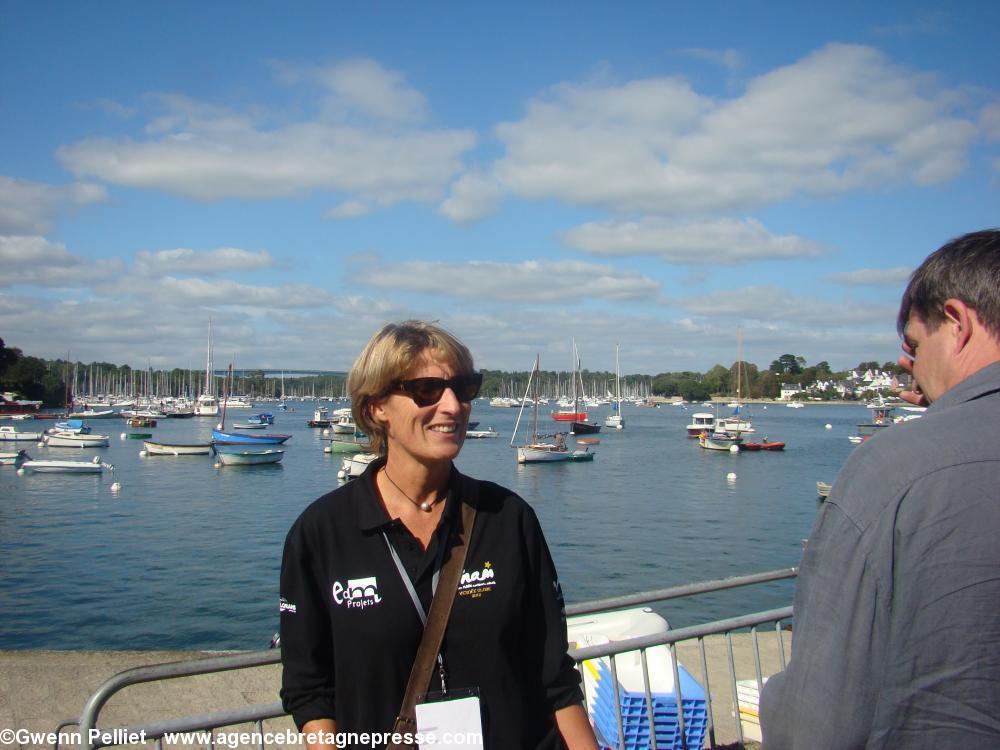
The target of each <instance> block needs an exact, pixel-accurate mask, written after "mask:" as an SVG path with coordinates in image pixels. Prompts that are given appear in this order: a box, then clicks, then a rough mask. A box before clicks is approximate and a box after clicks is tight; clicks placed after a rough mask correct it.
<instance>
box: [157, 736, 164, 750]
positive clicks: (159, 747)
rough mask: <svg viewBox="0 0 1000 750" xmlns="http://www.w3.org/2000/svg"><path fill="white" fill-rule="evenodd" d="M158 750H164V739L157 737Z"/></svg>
mask: <svg viewBox="0 0 1000 750" xmlns="http://www.w3.org/2000/svg"><path fill="white" fill-rule="evenodd" d="M156 750H163V738H162V737H157V738H156Z"/></svg>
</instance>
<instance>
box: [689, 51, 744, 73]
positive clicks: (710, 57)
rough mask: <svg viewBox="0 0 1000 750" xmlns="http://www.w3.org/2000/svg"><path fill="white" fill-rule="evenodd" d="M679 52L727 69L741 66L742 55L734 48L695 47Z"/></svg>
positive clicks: (735, 68)
mask: <svg viewBox="0 0 1000 750" xmlns="http://www.w3.org/2000/svg"><path fill="white" fill-rule="evenodd" d="M680 53H681V54H682V55H687V56H688V57H693V58H695V59H697V60H705V61H707V62H710V63H712V64H713V65H718V66H719V67H721V68H725V69H726V70H729V71H735V70H739V69H740V68H742V67H743V55H742V54H741V53H740V51H739V50H735V49H704V48H700V47H695V48H691V49H682V50H680Z"/></svg>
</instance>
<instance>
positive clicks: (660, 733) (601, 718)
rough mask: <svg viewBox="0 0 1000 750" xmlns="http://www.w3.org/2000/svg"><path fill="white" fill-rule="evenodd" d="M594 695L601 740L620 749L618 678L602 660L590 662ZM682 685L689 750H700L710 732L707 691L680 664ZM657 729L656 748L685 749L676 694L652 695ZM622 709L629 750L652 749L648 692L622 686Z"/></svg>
mask: <svg viewBox="0 0 1000 750" xmlns="http://www.w3.org/2000/svg"><path fill="white" fill-rule="evenodd" d="M587 668H588V670H589V671H590V673H591V677H592V679H591V680H589V681H588V682H590V684H591V686H592V688H593V691H594V694H593V696H592V699H591V701H589V702H590V716H591V720H592V721H593V722H594V726H595V727H596V729H597V731H598V732H599V733H600V735H601V737H602V738H603V739H604V740H605V741H606V742H607V743H608V744H609V745H611V746H612V747H616V748H617V747H618V745H619V734H618V718H617V712H616V710H615V706H616V704H615V688H614V679H613V677H612V675H611V670H610V668H609V667H608V665H607V664H606V663H605V662H604V660H601V659H595V660H593V661H590V662H587ZM678 673H679V675H680V683H681V696H682V700H681V708H682V711H683V715H684V734H685V737H686V739H687V747H688V748H689V750H700V748H701V747H702V746H703V745H704V743H705V734H706V732H707V730H708V711H707V707H706V703H705V690H704V688H702V686H701V685H699V684H698V682H697V680H695V679H694V677H692V676H691V674H690V673H689V672H688V671H687V670H686V669H685V668H684V667H683V666H680V665H678ZM651 697H652V707H653V727H654V729H655V731H656V746H657V748H659V749H660V750H673V749H675V748H676V749H677V750H680V748H682V747H683V743H682V742H681V735H680V728H679V722H678V718H677V698H676V696H675V694H674V693H660V692H653V693H651ZM617 706H618V708H619V709H620V711H621V717H622V734H623V735H624V740H625V741H624V745H625V747H626V748H627V750H640V749H642V748H648V747H649V746H650V728H649V708H648V706H647V705H646V694H645V692H644V691H634V690H632V691H630V690H626V689H625V688H623V687H622V686H621V685H620V684H619V690H618V704H617Z"/></svg>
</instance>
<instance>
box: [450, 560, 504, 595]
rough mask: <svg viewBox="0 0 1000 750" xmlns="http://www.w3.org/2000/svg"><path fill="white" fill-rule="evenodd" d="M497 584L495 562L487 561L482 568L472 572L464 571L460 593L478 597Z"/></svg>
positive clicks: (459, 586) (460, 583)
mask: <svg viewBox="0 0 1000 750" xmlns="http://www.w3.org/2000/svg"><path fill="white" fill-rule="evenodd" d="M496 585H497V582H496V573H495V572H494V570H493V563H491V562H489V561H487V562H486V563H485V564H484V565H483V569H482V570H474V571H472V572H471V573H470V572H468V571H466V570H463V571H462V578H461V580H460V581H459V582H458V595H459V596H467V597H469V598H471V599H478V598H479V597H481V596H482V595H483V594H486V593H488V592H489V591H490V590H492V588H493V587H494V586H496Z"/></svg>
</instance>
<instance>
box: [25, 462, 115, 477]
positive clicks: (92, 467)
mask: <svg viewBox="0 0 1000 750" xmlns="http://www.w3.org/2000/svg"><path fill="white" fill-rule="evenodd" d="M21 468H22V469H24V470H25V471H29V472H33V473H36V474H100V473H101V472H102V471H104V465H103V464H101V463H100V462H98V463H94V462H93V461H48V460H37V461H25V462H24V463H22V464H21Z"/></svg>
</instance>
